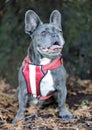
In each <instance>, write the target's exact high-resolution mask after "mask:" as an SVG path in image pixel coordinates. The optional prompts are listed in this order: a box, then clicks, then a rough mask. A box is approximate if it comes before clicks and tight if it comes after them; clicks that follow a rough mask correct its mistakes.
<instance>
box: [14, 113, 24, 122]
mask: <svg viewBox="0 0 92 130" xmlns="http://www.w3.org/2000/svg"><path fill="white" fill-rule="evenodd" d="M24 119H25V116H24V114H19V115H18V114H17V115H16V116H15V118H14V119H13V121H12V124H16V123H17V122H19V121H20V122H21V121H23V120H24Z"/></svg>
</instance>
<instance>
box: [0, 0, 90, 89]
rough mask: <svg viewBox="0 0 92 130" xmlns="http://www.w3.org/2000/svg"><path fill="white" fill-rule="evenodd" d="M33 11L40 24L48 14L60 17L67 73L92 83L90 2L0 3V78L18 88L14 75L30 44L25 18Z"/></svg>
mask: <svg viewBox="0 0 92 130" xmlns="http://www.w3.org/2000/svg"><path fill="white" fill-rule="evenodd" d="M28 9H31V10H34V11H35V12H36V13H37V14H38V15H39V16H40V18H41V20H42V21H43V22H49V16H50V13H51V12H52V11H53V10H54V9H58V10H59V11H60V12H61V13H62V28H63V33H64V38H65V41H66V44H65V46H64V49H63V57H64V64H65V67H66V70H67V73H68V74H69V75H70V76H73V77H79V78H81V79H92V0H46V1H45V0H0V78H4V79H6V80H7V81H8V82H9V83H10V84H12V85H13V86H14V87H17V84H18V83H17V75H18V70H19V67H20V65H21V62H22V60H23V58H24V57H25V56H26V53H27V48H28V46H29V44H30V40H31V39H30V37H29V36H28V35H27V34H25V32H24V16H25V12H26V11H27V10H28Z"/></svg>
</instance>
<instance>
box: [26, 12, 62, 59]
mask: <svg viewBox="0 0 92 130" xmlns="http://www.w3.org/2000/svg"><path fill="white" fill-rule="evenodd" d="M25 32H26V33H28V34H29V35H30V36H31V38H32V44H33V45H31V46H32V48H33V50H34V51H35V52H36V53H39V55H42V56H43V57H49V58H53V57H56V56H58V55H59V54H60V53H61V51H62V48H63V45H64V38H63V33H62V27H61V14H60V12H59V11H58V10H54V11H53V12H52V13H51V15H50V22H49V23H48V24H43V23H42V21H41V20H40V18H39V16H38V15H37V14H36V13H35V12H34V11H32V10H28V11H27V12H26V14H25Z"/></svg>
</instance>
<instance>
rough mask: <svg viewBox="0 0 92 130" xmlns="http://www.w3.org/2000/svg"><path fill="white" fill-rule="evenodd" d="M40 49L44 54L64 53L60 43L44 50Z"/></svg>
mask: <svg viewBox="0 0 92 130" xmlns="http://www.w3.org/2000/svg"><path fill="white" fill-rule="evenodd" d="M39 49H40V51H41V52H43V53H49V54H50V53H60V52H61V51H62V46H60V45H59V43H58V42H55V43H54V44H53V45H51V46H49V47H47V48H43V47H40V46H39Z"/></svg>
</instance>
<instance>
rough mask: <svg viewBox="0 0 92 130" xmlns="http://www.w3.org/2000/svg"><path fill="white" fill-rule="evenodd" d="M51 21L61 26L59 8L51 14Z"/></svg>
mask: <svg viewBox="0 0 92 130" xmlns="http://www.w3.org/2000/svg"><path fill="white" fill-rule="evenodd" d="M50 23H54V24H56V25H58V26H59V27H60V28H61V13H60V12H59V11H58V10H54V11H53V12H52V13H51V15H50Z"/></svg>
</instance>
